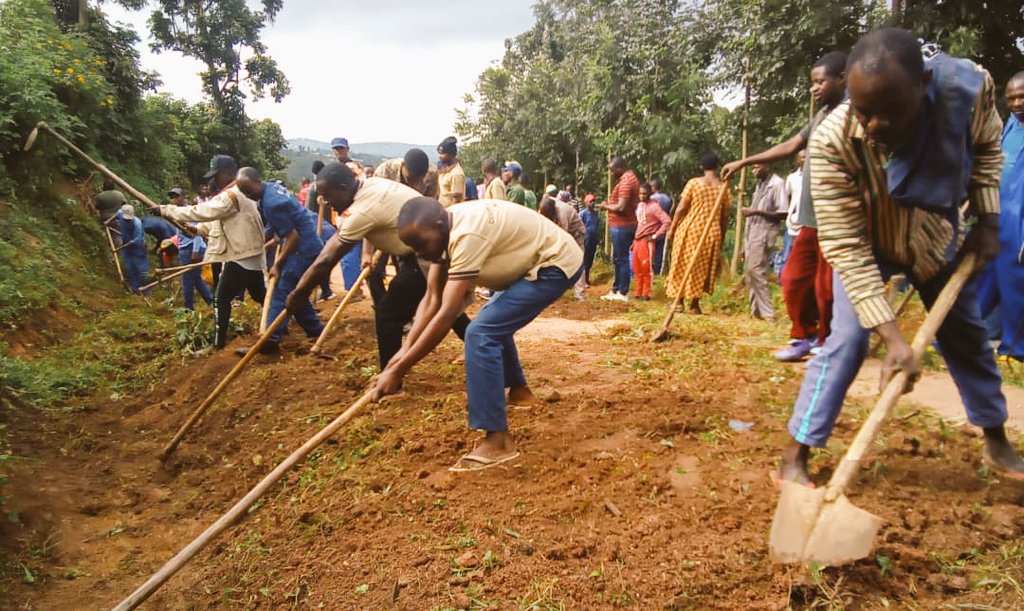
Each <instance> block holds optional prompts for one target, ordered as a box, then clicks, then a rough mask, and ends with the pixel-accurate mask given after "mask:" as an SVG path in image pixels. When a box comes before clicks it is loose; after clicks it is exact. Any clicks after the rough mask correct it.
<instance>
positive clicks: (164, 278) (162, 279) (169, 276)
mask: <svg viewBox="0 0 1024 611" xmlns="http://www.w3.org/2000/svg"><path fill="white" fill-rule="evenodd" d="M190 271H191V268H190V269H182V270H179V271H176V272H174V273H173V274H167V275H166V276H160V277H159V278H157V279H156V280H154V281H153V282H150V283H149V284H147V285H144V286H140V287H139V292H140V293H141V292H142V291H148V290H149V289H151V288H153V287H154V286H156V285H158V284H160V283H161V282H167V281H168V280H171V279H173V278H177V277H178V276H181V275H184V274H187V273H188V272H190Z"/></svg>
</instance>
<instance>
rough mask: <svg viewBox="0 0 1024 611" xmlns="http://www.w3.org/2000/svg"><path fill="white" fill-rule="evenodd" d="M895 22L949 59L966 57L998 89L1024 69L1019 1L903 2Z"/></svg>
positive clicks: (1023, 19)
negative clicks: (984, 70) (934, 44)
mask: <svg viewBox="0 0 1024 611" xmlns="http://www.w3.org/2000/svg"><path fill="white" fill-rule="evenodd" d="M905 5H906V8H905V11H904V12H903V14H902V15H897V16H896V20H897V22H898V23H899V24H900V25H901V26H903V27H905V28H907V29H909V30H912V31H913V32H914V33H915V34H917V35H918V36H921V37H922V38H924V39H926V40H929V41H935V42H938V43H939V44H940V45H941V46H942V47H943V49H945V50H946V51H947V52H949V53H950V54H952V55H958V56H961V57H969V58H971V59H973V60H975V61H977V62H978V63H980V64H981V65H983V66H984V67H985V68H987V69H988V71H989V72H990V73H991V74H992V78H993V79H995V81H996V83H997V84H998V85H999V87H1000V88H1001V87H1002V86H1003V85H1005V84H1006V81H1008V80H1009V78H1010V77H1011V76H1013V75H1014V74H1015V73H1016V72H1018V71H1019V70H1021V69H1024V51H1022V50H1021V45H1020V36H1021V34H1022V33H1024V6H1022V5H1021V3H1020V0H984V1H983V2H982V1H979V0H946V1H945V2H936V1H935V0H930V1H926V0H906V2H905Z"/></svg>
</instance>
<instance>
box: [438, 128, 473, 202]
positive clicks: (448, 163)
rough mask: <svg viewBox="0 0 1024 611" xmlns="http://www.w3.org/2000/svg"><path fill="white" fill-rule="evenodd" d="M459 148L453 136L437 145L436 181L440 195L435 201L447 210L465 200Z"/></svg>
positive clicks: (464, 174) (464, 184) (464, 175)
mask: <svg viewBox="0 0 1024 611" xmlns="http://www.w3.org/2000/svg"><path fill="white" fill-rule="evenodd" d="M458 154H459V148H458V146H457V145H456V140H455V138H454V137H453V136H449V137H447V138H445V139H444V140H442V141H441V144H439V145H437V156H438V158H439V159H440V161H441V163H440V164H439V165H438V167H437V181H438V186H439V191H440V195H439V196H438V198H437V201H439V202H441V205H442V206H444V207H445V208H447V207H448V206H451V205H453V204H457V203H459V202H461V201H463V200H465V199H466V173H465V172H464V171H463V170H462V164H460V163H459V157H458Z"/></svg>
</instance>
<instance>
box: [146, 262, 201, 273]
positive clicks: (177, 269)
mask: <svg viewBox="0 0 1024 611" xmlns="http://www.w3.org/2000/svg"><path fill="white" fill-rule="evenodd" d="M209 264H210V262H209V261H197V262H196V263H189V264H187V265H179V266H177V267H165V268H163V269H158V270H156V271H154V272H153V273H154V274H171V273H174V272H180V271H188V270H190V269H195V268H197V267H202V266H204V265H209Z"/></svg>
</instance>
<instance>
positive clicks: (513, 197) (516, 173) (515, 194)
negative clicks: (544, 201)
mask: <svg viewBox="0 0 1024 611" xmlns="http://www.w3.org/2000/svg"><path fill="white" fill-rule="evenodd" d="M522 175H523V166H521V165H519V162H516V161H506V162H505V166H504V167H503V168H501V180H502V182H504V183H505V199H507V200H508V201H510V202H514V203H516V204H519V205H520V206H525V205H526V189H523V185H521V184H519V179H520V178H521V177H522Z"/></svg>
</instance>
